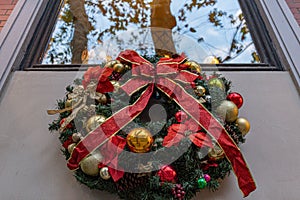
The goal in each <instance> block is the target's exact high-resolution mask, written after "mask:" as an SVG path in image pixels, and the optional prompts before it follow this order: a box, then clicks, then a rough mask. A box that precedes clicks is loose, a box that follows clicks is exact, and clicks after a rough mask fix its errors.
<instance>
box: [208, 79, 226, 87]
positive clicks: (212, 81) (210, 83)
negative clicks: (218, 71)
mask: <svg viewBox="0 0 300 200" xmlns="http://www.w3.org/2000/svg"><path fill="white" fill-rule="evenodd" d="M208 86H209V87H216V88H219V89H221V90H224V89H225V86H224V83H223V81H222V80H221V79H219V78H212V79H209V80H208Z"/></svg>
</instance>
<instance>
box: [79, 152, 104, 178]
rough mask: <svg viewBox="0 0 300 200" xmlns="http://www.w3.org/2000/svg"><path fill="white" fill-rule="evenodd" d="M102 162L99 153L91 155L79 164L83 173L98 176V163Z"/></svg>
mask: <svg viewBox="0 0 300 200" xmlns="http://www.w3.org/2000/svg"><path fill="white" fill-rule="evenodd" d="M102 160H103V156H102V155H101V154H100V153H95V154H92V155H90V156H88V157H86V158H84V159H82V161H81V162H80V168H81V170H82V171H83V173H85V174H87V175H90V176H98V174H99V168H98V165H99V163H100V162H101V161H102Z"/></svg>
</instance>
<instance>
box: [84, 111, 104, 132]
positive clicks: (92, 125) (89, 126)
mask: <svg viewBox="0 0 300 200" xmlns="http://www.w3.org/2000/svg"><path fill="white" fill-rule="evenodd" d="M105 120H106V118H105V117H104V116H103V115H94V116H92V117H90V118H89V119H88V120H87V122H86V126H85V129H86V131H87V132H91V131H92V130H95V129H96V128H97V127H98V126H99V125H100V124H102V123H103V122H105Z"/></svg>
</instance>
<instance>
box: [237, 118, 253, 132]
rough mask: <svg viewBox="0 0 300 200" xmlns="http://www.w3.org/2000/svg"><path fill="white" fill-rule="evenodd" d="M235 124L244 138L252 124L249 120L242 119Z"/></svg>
mask: <svg viewBox="0 0 300 200" xmlns="http://www.w3.org/2000/svg"><path fill="white" fill-rule="evenodd" d="M235 123H236V125H237V126H238V128H239V130H240V131H241V132H242V135H243V136H245V135H246V134H247V133H248V132H249V130H250V123H249V121H248V120H247V119H245V118H242V117H240V118H238V119H237V120H236V121H235Z"/></svg>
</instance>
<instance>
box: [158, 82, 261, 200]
mask: <svg viewBox="0 0 300 200" xmlns="http://www.w3.org/2000/svg"><path fill="white" fill-rule="evenodd" d="M157 87H158V88H159V89H160V90H161V91H163V92H164V93H165V94H166V95H167V96H169V97H170V98H172V99H173V100H174V101H175V102H176V103H177V104H178V105H179V106H180V107H181V108H182V109H183V110H184V111H185V112H186V113H187V114H188V115H190V116H191V117H192V119H193V120H195V122H197V123H198V124H199V125H200V126H201V127H202V128H204V129H205V130H206V131H207V133H209V134H210V135H211V136H212V137H213V138H215V139H216V140H217V142H218V144H219V145H220V147H221V148H222V149H223V151H224V153H225V155H226V157H227V159H228V161H229V162H230V163H231V166H232V169H233V171H234V173H235V175H236V177H237V180H238V184H239V187H240V189H241V191H242V192H243V193H244V196H247V195H249V193H250V192H252V191H254V190H255V189H256V185H255V182H254V180H253V177H252V175H251V173H250V170H249V168H248V166H247V164H246V161H245V159H244V157H243V155H242V153H241V152H240V150H239V148H238V147H237V145H236V144H235V142H234V141H233V140H232V138H231V137H230V135H229V134H228V133H227V132H226V130H225V129H224V127H223V126H222V125H221V124H220V123H219V122H218V121H217V120H216V119H215V118H214V117H213V115H212V114H211V113H210V112H209V111H208V110H207V109H206V108H205V107H204V106H203V105H202V104H201V103H199V102H198V101H197V100H196V99H195V98H194V97H192V96H191V95H190V94H188V93H187V92H186V91H185V90H184V89H183V88H182V87H181V86H180V85H178V84H176V83H175V82H173V81H172V80H170V79H168V78H160V79H159V80H158V84H157ZM191 105H193V106H191Z"/></svg>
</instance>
